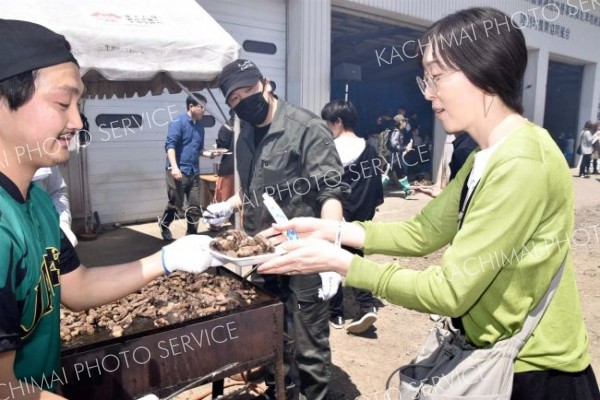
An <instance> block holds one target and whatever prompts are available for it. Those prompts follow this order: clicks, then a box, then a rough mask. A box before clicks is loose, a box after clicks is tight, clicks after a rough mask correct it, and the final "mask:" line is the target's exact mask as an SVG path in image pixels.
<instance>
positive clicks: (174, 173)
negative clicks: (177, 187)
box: [171, 167, 183, 181]
mask: <svg viewBox="0 0 600 400" xmlns="http://www.w3.org/2000/svg"><path fill="white" fill-rule="evenodd" d="M171 175H172V176H173V178H174V179H175V180H176V181H180V180H181V178H183V174H182V173H181V170H180V169H179V168H177V167H171Z"/></svg>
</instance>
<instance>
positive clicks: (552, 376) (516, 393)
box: [511, 365, 600, 400]
mask: <svg viewBox="0 0 600 400" xmlns="http://www.w3.org/2000/svg"><path fill="white" fill-rule="evenodd" d="M511 400H600V391H599V390H598V383H597V382H596V377H595V376H594V371H593V370H592V366H591V365H590V366H588V367H587V368H586V369H584V370H583V371H581V372H575V373H569V372H561V371H556V370H549V371H531V372H521V373H518V374H515V376H514V378H513V392H512V396H511Z"/></svg>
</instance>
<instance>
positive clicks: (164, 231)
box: [158, 223, 173, 241]
mask: <svg viewBox="0 0 600 400" xmlns="http://www.w3.org/2000/svg"><path fill="white" fill-rule="evenodd" d="M158 227H159V228H160V235H161V236H162V238H163V240H166V241H172V240H173V234H172V233H171V230H170V229H169V228H166V227H164V226H163V225H161V224H160V223H159V224H158Z"/></svg>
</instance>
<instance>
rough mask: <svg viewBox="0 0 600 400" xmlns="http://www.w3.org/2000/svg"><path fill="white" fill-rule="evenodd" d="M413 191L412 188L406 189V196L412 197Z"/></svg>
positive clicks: (406, 197)
mask: <svg viewBox="0 0 600 400" xmlns="http://www.w3.org/2000/svg"><path fill="white" fill-rule="evenodd" d="M413 194H414V193H413V191H412V190H410V189H404V198H405V199H408V198H409V197H411V196H412V195H413Z"/></svg>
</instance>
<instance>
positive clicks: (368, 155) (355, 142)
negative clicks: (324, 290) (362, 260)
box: [321, 100, 383, 334]
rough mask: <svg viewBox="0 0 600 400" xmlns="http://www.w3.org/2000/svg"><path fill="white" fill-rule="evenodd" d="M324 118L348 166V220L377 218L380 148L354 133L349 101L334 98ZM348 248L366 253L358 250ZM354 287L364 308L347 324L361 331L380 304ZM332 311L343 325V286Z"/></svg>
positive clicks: (335, 320) (345, 178)
mask: <svg viewBox="0 0 600 400" xmlns="http://www.w3.org/2000/svg"><path fill="white" fill-rule="evenodd" d="M321 118H323V119H324V120H325V122H326V123H327V126H328V127H329V129H331V132H332V133H333V137H334V138H335V140H334V142H335V147H336V149H337V150H338V153H339V154H340V159H341V161H342V165H343V166H344V175H342V181H343V182H345V183H347V184H348V185H349V186H350V195H349V196H348V198H347V199H346V201H344V203H343V210H344V220H346V221H347V222H353V221H368V220H371V219H373V217H374V216H375V211H376V209H377V207H378V206H379V205H381V204H382V203H383V184H382V183H381V173H382V171H381V170H380V169H379V168H378V166H379V162H378V161H379V159H378V155H377V150H375V149H374V148H373V147H372V146H371V145H369V144H368V143H367V142H366V141H365V140H364V139H363V138H360V137H358V136H356V133H354V129H355V128H356V123H357V120H358V113H357V112H356V108H355V107H354V105H353V104H352V103H351V102H349V101H343V100H334V101H332V102H329V103H327V104H326V105H325V106H324V107H323V109H322V110H321ZM348 250H349V251H351V252H352V253H355V254H358V255H360V256H361V257H362V256H363V253H362V251H360V250H358V249H351V248H348ZM340 285H341V283H340ZM351 290H352V293H353V294H354V296H355V298H356V300H357V302H358V304H359V307H360V309H359V313H358V315H357V316H356V318H354V319H353V320H352V321H351V322H350V323H349V324H348V326H346V330H347V331H348V332H350V333H354V334H359V333H363V332H365V331H366V330H367V329H369V327H371V325H373V324H374V323H375V321H377V307H376V305H375V299H374V298H373V295H372V294H371V292H368V291H365V290H360V289H355V288H351ZM329 313H330V317H329V324H330V325H331V326H332V327H333V328H336V329H341V328H343V327H344V319H343V316H344V294H343V291H342V290H341V287H340V289H338V292H337V293H336V295H335V296H334V297H333V298H332V299H331V305H330V307H329Z"/></svg>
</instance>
